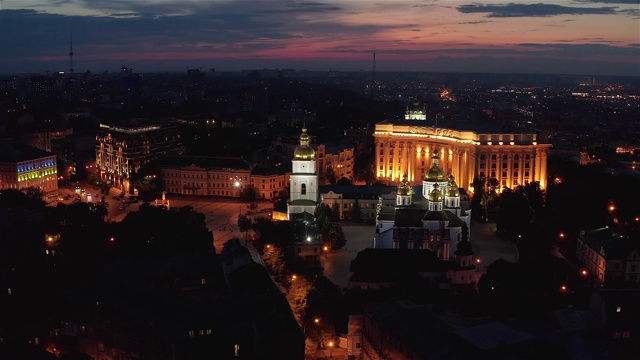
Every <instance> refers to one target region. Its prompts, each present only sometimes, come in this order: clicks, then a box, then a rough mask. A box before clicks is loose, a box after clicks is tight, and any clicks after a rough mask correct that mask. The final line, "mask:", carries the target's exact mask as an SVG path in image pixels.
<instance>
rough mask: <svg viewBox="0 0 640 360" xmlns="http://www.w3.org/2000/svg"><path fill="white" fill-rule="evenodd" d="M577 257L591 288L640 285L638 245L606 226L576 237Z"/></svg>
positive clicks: (639, 248) (581, 233) (581, 232)
mask: <svg viewBox="0 0 640 360" xmlns="http://www.w3.org/2000/svg"><path fill="white" fill-rule="evenodd" d="M576 245H577V246H576V258H577V259H578V261H579V262H580V263H581V264H582V266H584V270H583V272H582V274H581V275H582V276H584V277H585V278H586V280H590V281H591V282H593V284H594V285H596V286H600V285H602V284H603V283H606V284H609V285H611V284H616V283H617V284H620V283H630V284H637V283H640V245H638V244H637V243H636V242H634V241H633V240H632V239H630V238H628V237H626V236H623V235H620V234H617V233H615V232H614V231H613V230H612V229H610V228H608V227H603V228H597V229H590V230H583V231H580V233H579V234H578V239H577V243H576Z"/></svg>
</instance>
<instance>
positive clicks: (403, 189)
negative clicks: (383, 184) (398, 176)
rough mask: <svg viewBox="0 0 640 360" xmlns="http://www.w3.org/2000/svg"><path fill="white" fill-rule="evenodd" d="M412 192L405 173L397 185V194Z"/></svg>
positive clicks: (409, 193)
mask: <svg viewBox="0 0 640 360" xmlns="http://www.w3.org/2000/svg"><path fill="white" fill-rule="evenodd" d="M411 194H413V188H411V184H409V180H408V178H407V175H406V174H405V175H404V176H403V177H402V181H401V182H400V184H399V185H398V195H411Z"/></svg>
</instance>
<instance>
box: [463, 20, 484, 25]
mask: <svg viewBox="0 0 640 360" xmlns="http://www.w3.org/2000/svg"><path fill="white" fill-rule="evenodd" d="M490 22H491V20H477V21H467V22H461V23H458V24H460V25H476V24H484V23H490Z"/></svg>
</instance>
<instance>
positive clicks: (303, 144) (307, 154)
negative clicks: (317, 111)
mask: <svg viewBox="0 0 640 360" xmlns="http://www.w3.org/2000/svg"><path fill="white" fill-rule="evenodd" d="M309 141H310V137H309V135H307V128H306V127H303V128H302V135H300V146H298V147H297V148H296V149H295V150H294V151H293V157H294V158H295V159H296V160H311V159H314V158H315V156H316V152H315V150H313V148H312V147H311V146H309Z"/></svg>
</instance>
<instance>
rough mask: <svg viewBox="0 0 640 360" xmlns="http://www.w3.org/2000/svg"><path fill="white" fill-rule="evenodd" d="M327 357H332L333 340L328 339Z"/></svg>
mask: <svg viewBox="0 0 640 360" xmlns="http://www.w3.org/2000/svg"><path fill="white" fill-rule="evenodd" d="M329 359H333V341H329Z"/></svg>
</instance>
